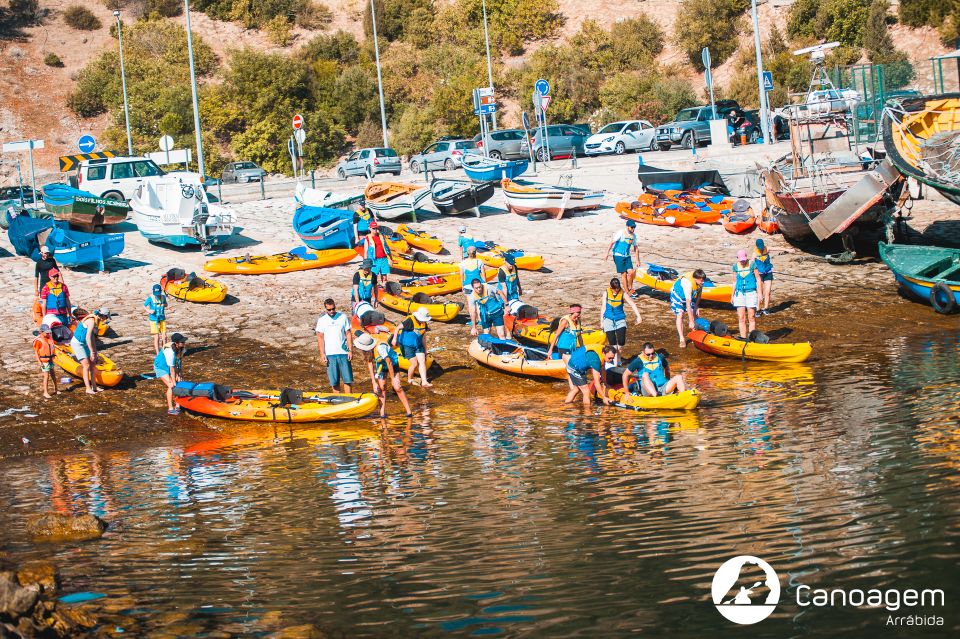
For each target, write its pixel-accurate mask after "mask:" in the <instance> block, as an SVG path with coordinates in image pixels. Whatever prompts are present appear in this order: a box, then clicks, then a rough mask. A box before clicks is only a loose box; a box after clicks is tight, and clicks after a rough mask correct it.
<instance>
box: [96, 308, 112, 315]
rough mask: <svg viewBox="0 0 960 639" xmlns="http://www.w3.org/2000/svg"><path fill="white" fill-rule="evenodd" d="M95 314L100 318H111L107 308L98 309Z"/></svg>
mask: <svg viewBox="0 0 960 639" xmlns="http://www.w3.org/2000/svg"><path fill="white" fill-rule="evenodd" d="M93 314H94V315H96V316H98V317H110V311H109V310H107V309H106V308H98V309H97V310H95V311H94V312H93Z"/></svg>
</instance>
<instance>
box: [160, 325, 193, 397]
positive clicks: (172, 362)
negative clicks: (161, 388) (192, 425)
mask: <svg viewBox="0 0 960 639" xmlns="http://www.w3.org/2000/svg"><path fill="white" fill-rule="evenodd" d="M186 350H187V338H186V337H185V336H183V335H181V334H180V333H174V334H173V335H171V336H170V345H169V346H166V347H164V349H163V350H162V351H160V352H159V353H157V356H156V357H154V358H153V374H154V376H155V377H156V378H157V379H159V380H160V381H161V382H163V383H164V385H166V387H167V414H168V415H179V414H180V407H179V406H175V405H174V403H173V387H174V386H176V385H177V382H179V381H181V380H182V379H183V378H182V377H181V375H180V369H181V367H182V364H183V354H184V352H185V351H186Z"/></svg>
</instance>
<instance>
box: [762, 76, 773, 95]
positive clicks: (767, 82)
mask: <svg viewBox="0 0 960 639" xmlns="http://www.w3.org/2000/svg"><path fill="white" fill-rule="evenodd" d="M763 90H764V91H773V73H771V72H770V71H764V72H763Z"/></svg>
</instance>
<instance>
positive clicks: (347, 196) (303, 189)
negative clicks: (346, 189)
mask: <svg viewBox="0 0 960 639" xmlns="http://www.w3.org/2000/svg"><path fill="white" fill-rule="evenodd" d="M293 201H294V202H295V203H296V204H297V206H324V207H326V208H328V209H348V208H349V209H354V208H359V206H362V205H363V193H359V192H356V193H336V192H334V191H325V190H323V189H313V188H310V187H309V186H306V185H305V184H303V183H302V182H297V186H296V187H294V189H293Z"/></svg>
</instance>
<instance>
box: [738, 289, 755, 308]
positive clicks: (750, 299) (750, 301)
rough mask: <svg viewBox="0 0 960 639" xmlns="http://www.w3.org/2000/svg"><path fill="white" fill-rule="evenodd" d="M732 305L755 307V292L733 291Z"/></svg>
mask: <svg viewBox="0 0 960 639" xmlns="http://www.w3.org/2000/svg"><path fill="white" fill-rule="evenodd" d="M733 305H734V306H735V307H736V308H741V307H746V308H757V292H756V291H748V292H746V293H734V294H733Z"/></svg>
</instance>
